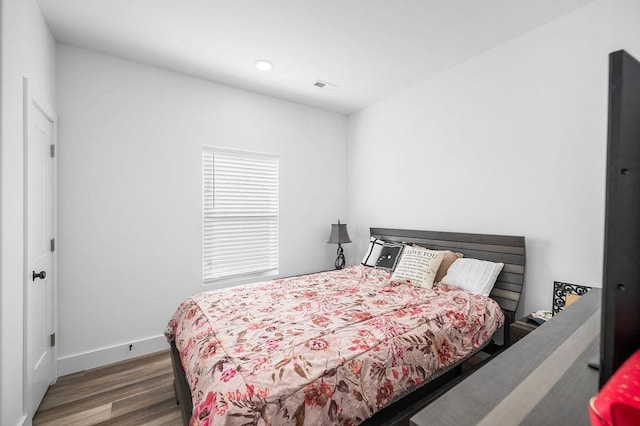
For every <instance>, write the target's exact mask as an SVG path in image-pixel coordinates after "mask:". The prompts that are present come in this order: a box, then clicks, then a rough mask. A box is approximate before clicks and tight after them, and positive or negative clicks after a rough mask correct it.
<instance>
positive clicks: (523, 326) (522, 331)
mask: <svg viewBox="0 0 640 426" xmlns="http://www.w3.org/2000/svg"><path fill="white" fill-rule="evenodd" d="M527 318H528V316H526V317H524V318H522V319H519V320H518V321H516V322H514V323H511V325H510V326H509V328H510V335H511V340H510V341H509V345H513V344H514V343H515V342H517V341H518V340H520V339H522V338H523V337H524V336H526V335H527V334H529V333H531V332H532V331H533V330H535V329H536V328H538V324H536V323H535V322H531V321H527Z"/></svg>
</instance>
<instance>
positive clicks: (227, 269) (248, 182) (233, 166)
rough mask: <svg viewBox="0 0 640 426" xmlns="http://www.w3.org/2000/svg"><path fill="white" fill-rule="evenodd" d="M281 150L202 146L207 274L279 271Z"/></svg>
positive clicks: (206, 276)
mask: <svg viewBox="0 0 640 426" xmlns="http://www.w3.org/2000/svg"><path fill="white" fill-rule="evenodd" d="M278 168H279V161H278V157H277V156H275V155H268V154H256V153H250V152H241V151H232V150H226V149H218V148H203V150H202V209H203V215H202V232H203V235H202V249H203V280H204V281H213V280H220V279H225V278H233V277H241V276H247V275H269V274H277V273H278V204H279V201H278V176H279V170H278Z"/></svg>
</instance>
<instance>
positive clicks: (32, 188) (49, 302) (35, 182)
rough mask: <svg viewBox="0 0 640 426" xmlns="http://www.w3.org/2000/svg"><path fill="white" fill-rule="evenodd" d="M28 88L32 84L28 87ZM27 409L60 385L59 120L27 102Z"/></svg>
mask: <svg viewBox="0 0 640 426" xmlns="http://www.w3.org/2000/svg"><path fill="white" fill-rule="evenodd" d="M25 86H26V82H25ZM25 101H26V105H25V113H26V117H25V118H26V123H27V125H26V128H25V131H26V137H25V144H26V149H25V154H26V157H25V158H26V164H25V167H26V174H25V177H26V185H25V190H26V194H25V198H26V201H27V203H26V206H25V208H26V218H25V219H26V229H25V232H26V238H25V242H26V247H25V255H26V256H25V257H26V259H25V264H26V275H27V276H26V277H25V285H26V286H25V308H26V309H25V312H26V318H25V351H26V360H27V365H26V370H27V371H26V373H27V374H26V379H27V383H26V386H25V388H26V392H25V396H26V401H25V402H26V404H27V409H28V413H29V414H30V415H31V416H32V415H33V414H34V413H35V411H36V409H37V408H38V405H40V402H41V401H42V398H43V397H44V394H45V392H46V391H47V388H48V387H49V385H50V384H52V383H53V382H54V380H55V364H54V354H53V349H52V346H53V341H52V340H53V339H52V335H53V330H54V305H53V302H54V287H53V284H54V279H53V278H54V269H53V268H54V257H53V250H54V246H53V244H54V242H52V240H53V238H54V158H53V155H52V154H53V148H52V146H53V145H54V130H55V127H54V118H51V116H50V114H48V113H47V112H46V110H45V109H44V108H42V106H41V105H39V104H38V103H37V100H36V99H35V98H33V97H31V96H29V94H28V91H26V96H25Z"/></svg>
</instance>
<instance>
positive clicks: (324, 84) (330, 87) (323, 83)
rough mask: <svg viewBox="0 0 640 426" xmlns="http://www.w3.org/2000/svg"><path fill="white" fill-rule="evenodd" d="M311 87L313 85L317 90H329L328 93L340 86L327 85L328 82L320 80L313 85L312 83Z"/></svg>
mask: <svg viewBox="0 0 640 426" xmlns="http://www.w3.org/2000/svg"><path fill="white" fill-rule="evenodd" d="M313 85H314V86H316V87H319V88H321V89H324V90H329V91H334V90H336V89H337V88H338V87H340V86H338V85H337V84H333V83H328V82H326V81H322V80H318V81H316V82H315V83H313Z"/></svg>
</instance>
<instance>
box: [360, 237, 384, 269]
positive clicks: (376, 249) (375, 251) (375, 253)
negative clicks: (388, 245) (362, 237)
mask: <svg viewBox="0 0 640 426" xmlns="http://www.w3.org/2000/svg"><path fill="white" fill-rule="evenodd" d="M383 246H384V241H382V240H379V239H377V238H376V237H371V239H370V240H369V248H368V249H367V253H366V254H365V255H364V258H362V264H363V265H365V266H376V263H377V262H378V258H379V257H380V253H381V252H382V247H383Z"/></svg>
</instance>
